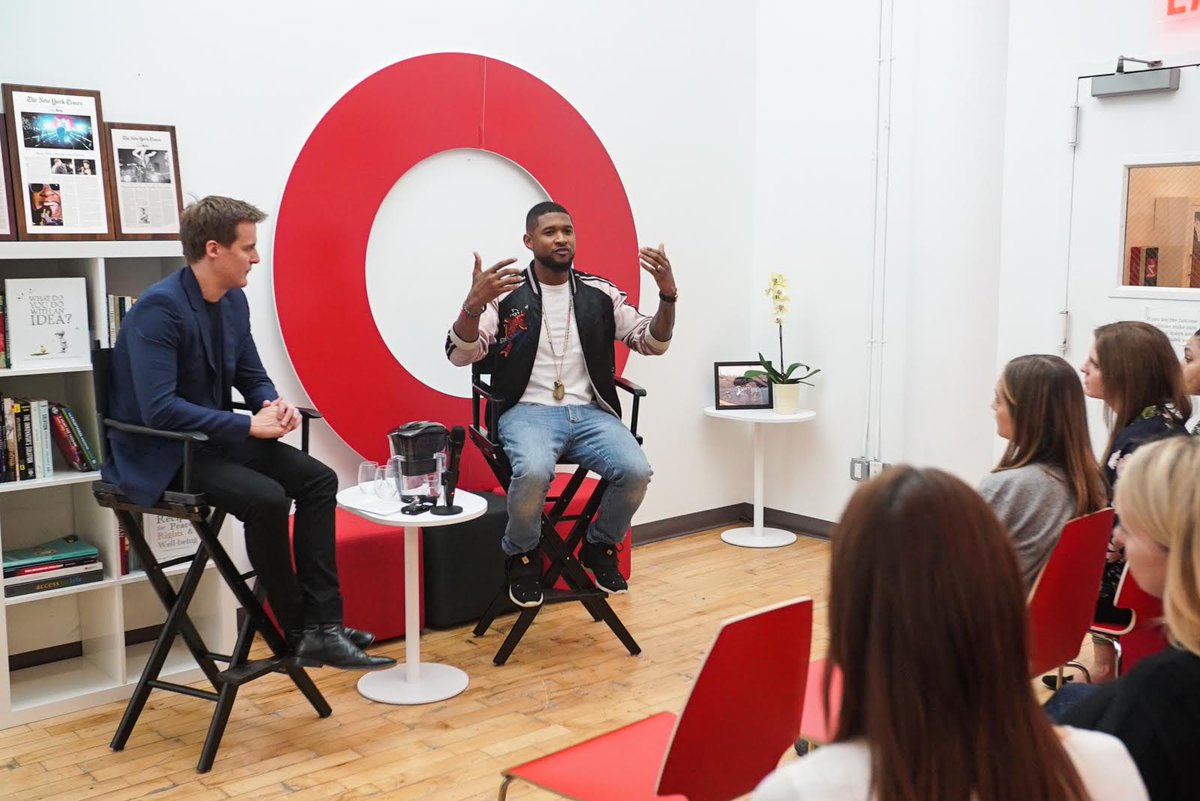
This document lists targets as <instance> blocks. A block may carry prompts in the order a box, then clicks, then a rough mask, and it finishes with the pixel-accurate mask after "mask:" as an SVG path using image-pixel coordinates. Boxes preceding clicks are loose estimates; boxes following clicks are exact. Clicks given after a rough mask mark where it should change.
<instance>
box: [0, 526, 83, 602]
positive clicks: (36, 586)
mask: <svg viewBox="0 0 1200 801" xmlns="http://www.w3.org/2000/svg"><path fill="white" fill-rule="evenodd" d="M102 578H104V566H103V565H102V564H101V563H100V552H99V551H98V550H97V549H96V547H95V546H94V545H89V544H88V543H87V542H85V541H84V540H82V539H80V537H79V535H78V534H68V535H67V536H65V537H59V538H58V539H56V540H51V541H50V542H44V543H42V544H41V545H35V546H34V547H32V548H14V549H12V550H6V551H4V595H5V596H6V597H8V598H13V597H16V596H19V595H29V594H30V593H34V592H45V591H47V590H59V589H62V588H64V587H74V586H76V585H79V584H91V583H92V582H94V581H99V580H100V579H102Z"/></svg>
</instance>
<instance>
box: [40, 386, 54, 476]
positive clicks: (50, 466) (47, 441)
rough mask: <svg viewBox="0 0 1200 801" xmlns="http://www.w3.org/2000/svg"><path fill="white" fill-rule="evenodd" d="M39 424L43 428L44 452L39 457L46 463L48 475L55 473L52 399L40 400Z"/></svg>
mask: <svg viewBox="0 0 1200 801" xmlns="http://www.w3.org/2000/svg"><path fill="white" fill-rule="evenodd" d="M38 425H39V426H40V427H41V429H42V452H41V453H40V454H38V458H39V459H41V460H42V464H43V465H45V467H46V470H45V473H46V475H47V476H52V475H54V437H53V434H51V432H50V401H48V400H44V399H43V400H39V401H38Z"/></svg>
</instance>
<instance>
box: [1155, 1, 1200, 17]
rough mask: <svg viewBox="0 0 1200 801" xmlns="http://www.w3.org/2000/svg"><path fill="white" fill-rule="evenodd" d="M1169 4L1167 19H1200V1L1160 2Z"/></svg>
mask: <svg viewBox="0 0 1200 801" xmlns="http://www.w3.org/2000/svg"><path fill="white" fill-rule="evenodd" d="M1160 2H1166V4H1167V19H1169V20H1177V19H1200V0H1160Z"/></svg>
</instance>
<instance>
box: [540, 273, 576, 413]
mask: <svg viewBox="0 0 1200 801" xmlns="http://www.w3.org/2000/svg"><path fill="white" fill-rule="evenodd" d="M543 308H544V305H543ZM574 312H575V293H573V292H571V291H570V288H568V289H567V327H566V328H565V329H563V341H562V353H561V354H559V353H557V352H556V351H555V350H554V337H553V336H551V335H550V323H549V321H548V320H547V319H546V315H545V314H543V315H542V325H543V326H544V327H545V329H546V342H548V343H549V344H550V356H551V359H552V360H553V362H554V368H555V373H556V377H555V379H554V399H555V400H556V401H560V400H562V399H563V398H565V397H566V396H567V388H566V386H565V385H564V384H563V382H562V371H563V362H564V361H566V358H567V343H568V342H569V341H570V339H571V317H572V316H573V314H574Z"/></svg>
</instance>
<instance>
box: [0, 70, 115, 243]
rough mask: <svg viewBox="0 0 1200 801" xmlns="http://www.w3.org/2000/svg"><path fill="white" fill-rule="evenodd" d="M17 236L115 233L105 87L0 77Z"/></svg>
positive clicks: (110, 235)
mask: <svg viewBox="0 0 1200 801" xmlns="http://www.w3.org/2000/svg"><path fill="white" fill-rule="evenodd" d="M0 96H3V101H4V110H5V126H4V128H5V134H6V138H7V139H8V163H9V166H10V172H9V176H10V181H11V194H10V196H11V197H12V203H13V210H14V212H15V216H16V224H17V236H18V237H19V238H20V239H24V240H34V241H36V240H88V239H112V238H113V224H112V202H111V198H110V197H109V188H108V183H107V181H106V178H107V174H108V169H109V166H108V165H109V161H108V155H107V154H108V150H107V148H106V147H105V143H104V135H103V133H104V113H103V110H102V108H101V103H100V93H99V92H97V91H94V90H91V89H66V88H60V87H53V86H26V85H22V84H10V83H6V84H0Z"/></svg>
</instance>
